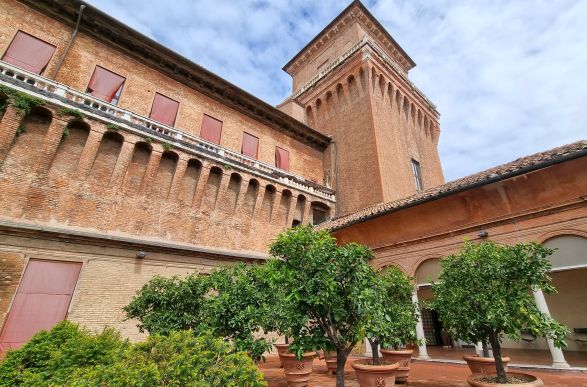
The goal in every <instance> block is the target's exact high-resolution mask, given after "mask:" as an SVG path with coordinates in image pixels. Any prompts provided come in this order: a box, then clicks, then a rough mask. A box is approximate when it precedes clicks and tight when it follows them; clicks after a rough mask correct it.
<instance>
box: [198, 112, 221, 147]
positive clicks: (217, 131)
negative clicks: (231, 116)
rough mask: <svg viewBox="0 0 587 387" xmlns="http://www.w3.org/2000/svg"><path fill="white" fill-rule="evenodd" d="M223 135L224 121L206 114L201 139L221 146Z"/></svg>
mask: <svg viewBox="0 0 587 387" xmlns="http://www.w3.org/2000/svg"><path fill="white" fill-rule="evenodd" d="M221 134H222V121H220V120H217V119H216V118H213V117H210V116H209V115H206V114H204V119H203V120H202V129H201V130H200V137H201V138H202V139H204V140H206V141H210V142H213V143H214V144H220V135H221Z"/></svg>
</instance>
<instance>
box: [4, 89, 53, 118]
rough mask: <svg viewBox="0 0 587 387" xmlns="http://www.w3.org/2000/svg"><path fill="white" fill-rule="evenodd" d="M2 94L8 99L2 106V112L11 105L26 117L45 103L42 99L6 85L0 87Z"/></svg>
mask: <svg viewBox="0 0 587 387" xmlns="http://www.w3.org/2000/svg"><path fill="white" fill-rule="evenodd" d="M0 94H4V95H6V96H7V97H8V99H7V101H5V102H4V103H2V104H1V105H0V110H5V109H6V108H7V107H8V105H9V104H10V105H12V106H13V107H14V108H15V109H18V110H20V111H21V112H23V113H24V115H25V116H28V115H29V114H30V113H31V110H33V108H34V107H35V106H40V105H43V103H44V102H43V100H42V99H40V98H37V97H32V96H30V95H28V94H26V93H23V92H20V91H18V90H15V89H13V88H11V87H8V86H5V85H0Z"/></svg>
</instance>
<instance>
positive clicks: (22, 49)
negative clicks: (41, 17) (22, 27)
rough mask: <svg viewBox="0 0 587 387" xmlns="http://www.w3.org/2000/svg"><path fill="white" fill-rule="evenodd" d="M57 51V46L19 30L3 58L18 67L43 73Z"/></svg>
mask: <svg viewBox="0 0 587 387" xmlns="http://www.w3.org/2000/svg"><path fill="white" fill-rule="evenodd" d="M54 52H55V46H53V45H51V44H49V43H47V42H44V41H42V40H41V39H37V38H35V37H34V36H32V35H29V34H27V33H24V32H22V31H18V32H17V33H16V35H15V36H14V39H12V43H10V46H9V47H8V49H7V50H6V52H5V53H4V56H3V57H2V60H3V61H4V62H8V63H10V64H12V65H15V66H16V67H18V68H21V69H24V70H27V71H30V72H31V73H35V74H41V73H42V72H43V71H44V70H45V67H47V64H48V63H49V60H50V59H51V57H52V56H53V53H54Z"/></svg>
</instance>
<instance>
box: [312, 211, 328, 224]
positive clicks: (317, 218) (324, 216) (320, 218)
mask: <svg viewBox="0 0 587 387" xmlns="http://www.w3.org/2000/svg"><path fill="white" fill-rule="evenodd" d="M327 220H328V212H327V211H326V210H324V209H322V208H317V207H312V224H313V225H314V226H316V225H319V224H320V223H324V222H326V221H327Z"/></svg>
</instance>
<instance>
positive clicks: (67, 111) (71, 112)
mask: <svg viewBox="0 0 587 387" xmlns="http://www.w3.org/2000/svg"><path fill="white" fill-rule="evenodd" d="M59 115H60V116H70V117H73V118H77V119H78V120H83V119H84V114H83V113H82V112H80V111H79V110H76V109H72V108H63V109H61V110H59Z"/></svg>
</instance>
